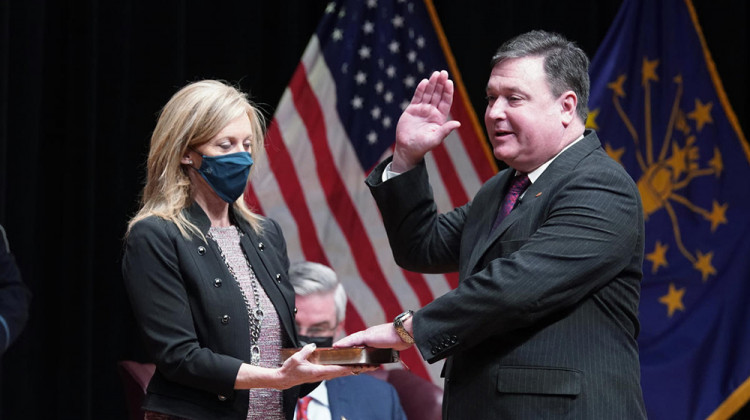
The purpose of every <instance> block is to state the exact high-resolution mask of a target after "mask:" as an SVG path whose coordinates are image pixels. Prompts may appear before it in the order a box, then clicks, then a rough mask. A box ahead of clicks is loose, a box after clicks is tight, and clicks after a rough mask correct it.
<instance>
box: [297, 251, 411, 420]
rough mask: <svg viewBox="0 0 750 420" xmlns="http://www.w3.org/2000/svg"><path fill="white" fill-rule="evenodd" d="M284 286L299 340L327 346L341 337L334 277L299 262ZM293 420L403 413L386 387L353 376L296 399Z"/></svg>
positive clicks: (340, 303) (341, 297)
mask: <svg viewBox="0 0 750 420" xmlns="http://www.w3.org/2000/svg"><path fill="white" fill-rule="evenodd" d="M289 282H290V283H291V284H292V286H293V287H294V293H295V306H296V309H297V315H296V316H295V320H294V322H295V323H296V325H297V330H298V332H299V338H300V341H302V342H305V343H315V344H316V345H317V346H318V347H331V344H332V343H333V338H334V336H336V337H341V336H343V335H344V319H345V314H346V301H347V298H346V292H345V291H344V286H342V285H341V283H340V282H339V281H338V278H337V277H336V273H335V272H334V271H333V270H332V269H331V268H329V267H326V266H325V265H323V264H318V263H314V262H300V263H296V264H292V266H291V267H290V268H289ZM305 400H307V401H305ZM300 410H304V411H305V415H306V416H307V417H303V415H302V414H301V413H300V412H299V411H300ZM295 419H305V420H320V419H332V420H341V419H350V420H351V419H363V420H367V419H372V420H406V415H405V414H404V410H403V409H402V407H401V402H400V401H399V398H398V394H397V393H396V389H395V388H393V386H391V384H389V383H388V382H385V381H381V380H380V379H376V378H374V377H372V376H370V375H357V376H342V377H339V378H335V379H330V380H327V381H324V382H322V383H321V384H320V385H319V386H318V387H317V388H315V389H314V390H313V391H312V392H310V393H309V394H308V395H307V396H306V397H304V398H303V399H300V404H298V405H297V413H296V414H295Z"/></svg>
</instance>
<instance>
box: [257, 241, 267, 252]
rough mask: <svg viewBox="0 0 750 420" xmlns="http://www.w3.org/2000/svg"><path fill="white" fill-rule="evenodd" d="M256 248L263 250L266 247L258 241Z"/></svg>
mask: <svg viewBox="0 0 750 420" xmlns="http://www.w3.org/2000/svg"><path fill="white" fill-rule="evenodd" d="M258 249H259V250H261V251H263V250H264V249H266V246H265V245H263V242H258Z"/></svg>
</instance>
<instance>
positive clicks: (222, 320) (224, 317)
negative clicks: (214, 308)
mask: <svg viewBox="0 0 750 420" xmlns="http://www.w3.org/2000/svg"><path fill="white" fill-rule="evenodd" d="M221 323H222V324H224V325H226V324H229V315H224V316H223V317H221Z"/></svg>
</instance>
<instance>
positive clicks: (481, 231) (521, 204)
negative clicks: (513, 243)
mask: <svg viewBox="0 0 750 420" xmlns="http://www.w3.org/2000/svg"><path fill="white" fill-rule="evenodd" d="M599 147H601V143H600V142H599V138H598V137H597V135H596V133H595V132H593V131H590V130H587V131H586V133H585V136H584V138H583V139H581V140H580V141H579V142H578V143H576V144H574V145H573V146H571V147H570V148H569V149H568V150H566V151H565V152H563V153H562V154H560V156H558V157H557V158H556V159H555V160H554V161H553V162H552V163H551V164H550V165H549V166H548V167H547V169H545V170H544V172H543V173H542V175H541V176H540V177H539V178H538V179H537V180H536V182H534V183H532V184H531V185H529V187H528V188H527V189H526V192H525V193H524V194H523V197H522V198H521V199H519V201H518V204H517V205H516V208H515V209H513V211H511V212H510V214H508V216H506V217H505V219H503V221H502V222H500V225H499V226H498V227H497V228H496V229H495V230H494V231H492V232H490V229H492V223H494V220H495V217H497V211H498V208H499V207H500V201H502V199H503V197H504V195H505V191H506V190H507V188H508V183H509V182H510V178H511V177H512V175H513V174H514V173H515V171H513V170H512V169H509V170H507V172H506V173H504V174H502V178H501V179H499V180H498V184H497V185H493V186H491V187H490V189H489V190H488V195H489V196H490V197H491V198H490V199H488V200H486V202H485V203H484V205H483V207H484V208H490V209H493V210H494V211H483V212H482V215H481V216H480V220H479V221H478V222H477V223H476V226H475V227H478V229H477V232H476V233H475V235H474V236H468V237H469V238H471V237H474V238H476V239H477V240H476V245H475V246H474V249H473V250H472V253H471V258H470V260H469V264H468V265H467V266H466V270H468V272H467V273H465V274H468V273H471V272H472V271H473V269H474V267H475V266H476V264H477V263H478V262H479V261H480V259H481V258H482V256H483V255H484V254H485V253H486V252H487V250H488V249H489V248H490V247H491V246H492V245H493V244H494V243H495V241H497V240H498V239H499V238H500V237H501V236H502V234H503V233H504V232H505V231H507V230H508V228H509V227H510V226H512V225H513V224H514V223H515V222H517V221H518V220H521V219H522V218H523V217H526V216H527V214H526V213H527V211H528V209H529V208H531V207H532V206H531V203H532V202H533V200H535V199H538V198H540V197H541V196H542V195H543V194H544V192H545V189H547V188H548V187H549V186H550V185H552V183H553V182H554V181H555V180H556V179H558V178H559V177H560V176H562V175H563V174H565V173H568V172H569V171H570V170H571V169H572V168H573V167H574V166H575V165H577V164H578V163H579V162H580V161H581V159H583V158H584V157H585V156H587V155H589V154H590V153H591V152H592V151H594V150H595V149H597V148H599ZM473 206H474V204H472V208H473ZM480 211H481V210H480Z"/></svg>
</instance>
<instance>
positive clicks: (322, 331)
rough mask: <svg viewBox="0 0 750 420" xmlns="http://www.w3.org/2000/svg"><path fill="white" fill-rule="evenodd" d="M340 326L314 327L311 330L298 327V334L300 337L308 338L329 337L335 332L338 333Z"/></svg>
mask: <svg viewBox="0 0 750 420" xmlns="http://www.w3.org/2000/svg"><path fill="white" fill-rule="evenodd" d="M337 327H338V325H336V326H334V327H331V328H326V327H323V326H320V325H313V326H312V327H310V328H304V327H300V326H299V325H297V333H298V334H300V335H306V336H308V337H327V336H330V335H331V334H332V333H333V332H334V331H336V328H337Z"/></svg>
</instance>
